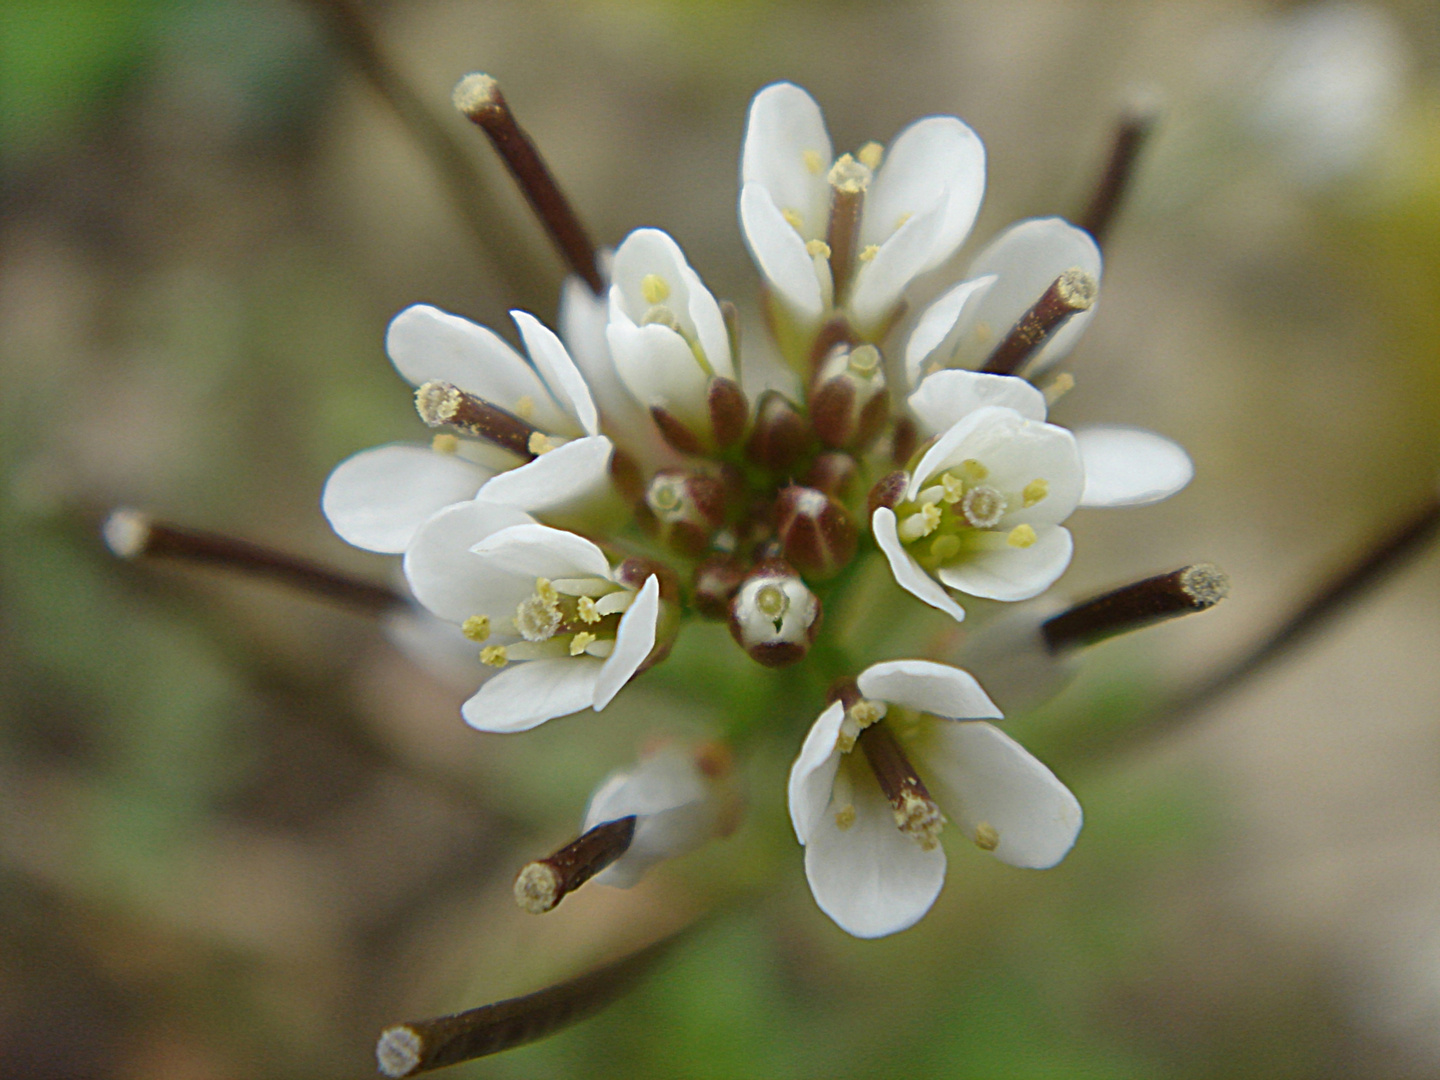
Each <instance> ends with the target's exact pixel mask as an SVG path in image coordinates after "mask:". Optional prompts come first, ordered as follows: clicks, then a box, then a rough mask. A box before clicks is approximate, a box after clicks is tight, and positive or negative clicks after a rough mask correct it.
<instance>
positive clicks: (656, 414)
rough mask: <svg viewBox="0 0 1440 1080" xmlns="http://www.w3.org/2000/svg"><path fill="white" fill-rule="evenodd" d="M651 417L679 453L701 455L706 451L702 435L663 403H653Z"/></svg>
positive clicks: (662, 434)
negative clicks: (662, 404)
mask: <svg viewBox="0 0 1440 1080" xmlns="http://www.w3.org/2000/svg"><path fill="white" fill-rule="evenodd" d="M650 417H651V419H653V420H654V421H655V426H656V427H657V428H659V429H660V435H661V437H662V438H664V440H665V441H666V442H667V443H669V444H670V447H671V449H673V450H675V451H676V452H677V453H680V454H684V455H685V456H686V457H699V456H700V455H701V454H703V453H704V452H705V444H704V442H703V441H702V440H701V438H700V436H699V435H698V434H697V433H696V432H694V431H692V430H691V429H690V428H689V427H688V426H687V425H686V424H685V422H684V421H683V420H681V419H680V418H679V417H678V416H676V415H675V414H674V413H672V412H671V411H670V410H668V409H666V408H664V407H663V406H661V405H651V406H650Z"/></svg>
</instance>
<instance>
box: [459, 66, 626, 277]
mask: <svg viewBox="0 0 1440 1080" xmlns="http://www.w3.org/2000/svg"><path fill="white" fill-rule="evenodd" d="M453 100H454V102H455V107H456V108H457V109H459V110H460V112H462V113H463V114H464V115H465V116H466V117H468V118H469V119H470V120H471V121H472V122H473V123H474V124H475V125H476V126H477V127H479V128H480V129H481V130H482V131H484V132H485V134H486V135H487V136H488V137H489V139H490V144H491V145H492V146H493V147H495V152H496V153H498V154H499V155H500V158H501V160H503V161H504V162H505V165H506V167H507V168H509V170H510V175H511V176H513V177H514V178H515V182H516V183H517V184H518V185H519V186H520V191H521V192H522V193H523V194H524V196H525V199H526V201H528V202H529V203H530V207H531V209H533V210H534V211H535V214H536V216H537V217H539V219H540V222H541V224H542V225H544V226H545V231H546V232H548V233H549V234H550V239H551V240H553V241H554V242H555V246H556V247H557V248H558V249H559V250H560V254H561V256H562V257H563V258H564V259H565V262H566V263H567V264H569V266H570V269H571V270H573V271H574V272H575V273H577V274H579V275H580V277H582V278H583V279H584V280H585V284H587V285H589V286H590V291H591V292H593V293H594V294H595V295H596V296H600V295H602V294H603V293H604V291H605V281H604V279H603V278H602V277H601V276H600V271H599V269H598V268H597V266H596V263H595V245H594V244H592V243H591V242H590V237H589V235H588V234H587V233H586V232H585V227H584V226H583V225H581V224H580V218H579V217H578V216H577V215H576V213H575V210H574V208H573V207H572V206H571V205H570V200H569V199H567V198H565V194H564V192H562V191H561V190H560V185H559V184H557V183H556V182H555V177H554V176H553V175H552V174H551V172H550V170H549V168H547V167H546V165H545V160H544V158H542V157H541V156H540V151H539V150H538V149H537V148H536V146H535V143H534V142H533V141H532V140H531V138H530V136H529V135H527V134H526V133H525V131H524V129H522V128H521V127H520V124H519V122H518V121H517V120H516V119H515V115H514V114H513V113H512V112H511V111H510V105H509V103H508V102H506V100H505V96H504V95H503V94H502V93H501V92H500V86H499V84H498V83H497V82H496V81H495V80H494V79H493V78H491V77H490V76H489V75H484V74H480V73H476V74H472V75H466V76H465V77H464V78H463V79H461V80H460V82H459V84H458V85H456V87H455V92H454V95H453Z"/></svg>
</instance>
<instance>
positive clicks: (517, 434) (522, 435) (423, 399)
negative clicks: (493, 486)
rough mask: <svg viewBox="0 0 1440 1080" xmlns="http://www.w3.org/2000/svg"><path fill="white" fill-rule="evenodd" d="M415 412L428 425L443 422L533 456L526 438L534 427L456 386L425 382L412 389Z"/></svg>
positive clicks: (524, 455)
mask: <svg viewBox="0 0 1440 1080" xmlns="http://www.w3.org/2000/svg"><path fill="white" fill-rule="evenodd" d="M415 411H416V412H418V413H419V414H420V419H421V420H424V421H425V423H427V424H429V425H430V426H431V427H440V426H441V425H442V424H446V425H449V426H450V427H454V428H459V429H460V430H461V431H463V432H465V433H466V434H467V435H473V436H475V437H476V438H477V439H484V440H485V441H486V442H489V443H494V444H495V445H496V446H499V447H502V448H503V449H506V450H509V451H510V452H511V453H512V454H518V455H519V456H520V457H523V458H524V459H525V460H526V461H533V460H534V459H535V457H536V454H535V452H534V451H532V450H531V449H530V440H531V438H532V437H533V436H534V435H536V434H537V432H536V430H535V428H534V427H532V426H531V425H529V424H527V423H526V422H525V421H524V420H522V419H520V417H518V416H516V415H514V414H513V413H509V412H506V411H505V410H504V409H502V408H500V406H498V405H492V404H490V402H488V401H486V400H484V399H483V398H478V397H476V396H475V395H474V394H467V393H466V392H465V391H464V390H461V389H460V388H459V387H458V386H454V385H452V384H450V383H445V382H427V383H425V384H424V385H423V386H421V387H420V388H419V389H418V390H416V391H415Z"/></svg>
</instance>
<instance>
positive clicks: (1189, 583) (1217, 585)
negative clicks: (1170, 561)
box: [1180, 563, 1230, 608]
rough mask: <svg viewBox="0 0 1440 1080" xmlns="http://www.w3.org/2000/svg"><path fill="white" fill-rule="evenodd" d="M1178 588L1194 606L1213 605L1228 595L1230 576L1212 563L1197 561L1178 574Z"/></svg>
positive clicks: (1204, 606) (1205, 606)
mask: <svg viewBox="0 0 1440 1080" xmlns="http://www.w3.org/2000/svg"><path fill="white" fill-rule="evenodd" d="M1180 588H1181V589H1182V590H1183V591H1184V593H1185V595H1186V596H1188V597H1190V599H1191V600H1193V601H1195V605H1196V607H1201V608H1208V607H1213V606H1215V605H1216V604H1218V603H1219V602H1220V601H1221V600H1224V599H1225V597H1227V596H1229V595H1230V576H1229V575H1228V574H1226V573H1225V571H1224V570H1221V569H1220V568H1219V567H1218V566H1216V565H1215V564H1214V563H1198V564H1196V565H1195V566H1191V567H1187V568H1186V570H1185V572H1184V573H1183V574H1181V575H1180Z"/></svg>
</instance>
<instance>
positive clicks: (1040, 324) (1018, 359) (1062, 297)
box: [980, 267, 1100, 375]
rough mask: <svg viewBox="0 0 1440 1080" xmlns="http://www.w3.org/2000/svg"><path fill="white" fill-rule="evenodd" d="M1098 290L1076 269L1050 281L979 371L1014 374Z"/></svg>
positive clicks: (1086, 306)
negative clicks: (1047, 286)
mask: <svg viewBox="0 0 1440 1080" xmlns="http://www.w3.org/2000/svg"><path fill="white" fill-rule="evenodd" d="M1099 291H1100V286H1099V284H1098V283H1097V282H1096V281H1095V279H1094V278H1093V277H1091V276H1090V274H1089V273H1088V272H1086V271H1085V270H1082V269H1080V268H1079V267H1072V268H1071V269H1069V270H1066V271H1065V272H1064V273H1063V274H1061V275H1060V276H1059V277H1057V278H1056V279H1055V280H1054V281H1053V282H1051V284H1050V287H1049V288H1048V289H1046V290H1045V292H1044V293H1043V294H1042V295H1041V297H1040V299H1039V300H1036V301H1035V303H1034V304H1033V305H1032V306H1031V308H1030V310H1029V311H1027V312H1025V314H1024V315H1022V316H1020V321H1019V322H1017V323H1016V324H1015V326H1014V328H1013V329H1012V330H1011V331H1010V333H1008V334H1006V335H1005V340H1004V341H1002V342H1000V344H999V345H997V346H996V347H995V351H994V352H992V353H991V354H990V358H989V359H988V360H986V361H985V364H984V366H983V367H981V369H980V370H981V371H983V372H986V373H988V374H991V375H1013V374H1015V373H1016V372H1017V371H1019V370H1020V369H1021V367H1023V366H1024V364H1025V362H1026V361H1027V360H1029V359H1030V357H1031V356H1033V355H1035V353H1037V352H1038V351H1039V350H1040V347H1041V346H1042V345H1044V344H1045V342H1046V341H1047V340H1049V338H1050V335H1051V334H1053V333H1054V332H1055V331H1056V330H1058V329H1060V327H1061V326H1063V325H1064V323H1065V321H1066V320H1067V319H1069V318H1070V316H1072V315H1075V314H1077V313H1078V312H1081V311H1089V310H1090V308H1091V307H1093V306H1094V304H1095V297H1096V295H1097V294H1098V293H1099Z"/></svg>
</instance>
